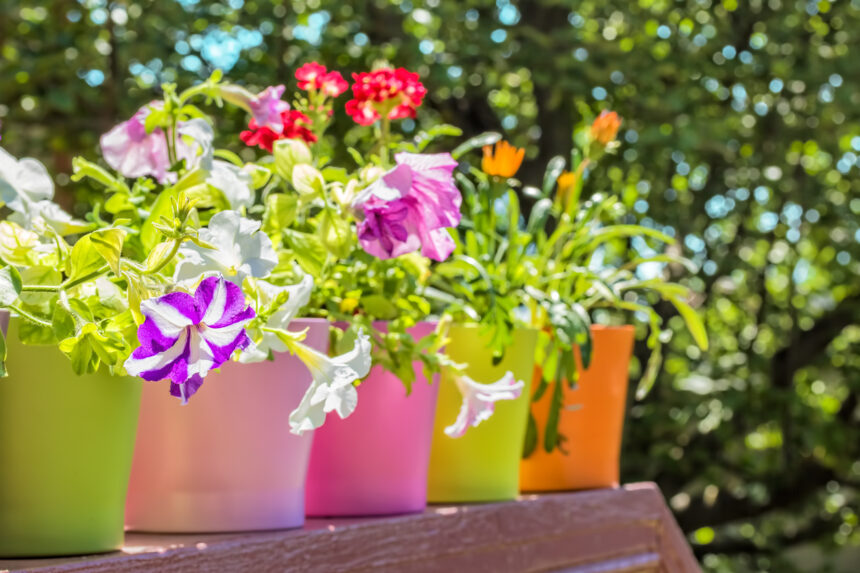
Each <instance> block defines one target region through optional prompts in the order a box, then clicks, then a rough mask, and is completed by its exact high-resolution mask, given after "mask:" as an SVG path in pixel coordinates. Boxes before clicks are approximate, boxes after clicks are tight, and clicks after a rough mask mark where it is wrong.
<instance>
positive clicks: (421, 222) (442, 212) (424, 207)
mask: <svg viewBox="0 0 860 573" xmlns="http://www.w3.org/2000/svg"><path fill="white" fill-rule="evenodd" d="M395 161H396V163H397V166H396V167H395V168H394V169H392V170H390V171H388V172H387V173H385V174H384V175H382V177H380V178H379V179H377V180H376V182H375V183H373V184H371V185H370V186H368V187H367V188H366V189H365V190H364V191H362V192H361V193H360V194H359V195H358V197H356V200H355V203H354V204H355V205H357V206H360V207H361V209H362V210H363V212H364V219H363V220H362V221H361V223H359V226H358V238H359V242H360V243H361V246H362V248H363V249H364V250H365V251H367V252H368V253H370V254H371V255H374V256H376V257H379V258H380V259H390V258H393V257H397V256H400V255H402V254H405V253H409V252H412V251H415V250H417V249H418V248H419V247H420V248H421V254H422V255H424V256H426V257H430V258H431V259H434V260H437V261H443V260H445V259H446V258H448V256H449V255H450V254H451V252H452V251H453V250H454V246H455V245H454V240H453V239H452V238H451V236H450V235H449V234H448V231H447V228H448V227H456V226H457V225H458V224H459V223H460V204H461V203H462V197H461V196H460V191H459V190H458V189H457V186H456V185H455V184H454V177H453V172H454V168H455V167H456V166H457V161H456V160H454V158H453V157H451V155H450V154H448V153H437V154H428V155H421V154H417V153H398V154H397V155H396V156H395Z"/></svg>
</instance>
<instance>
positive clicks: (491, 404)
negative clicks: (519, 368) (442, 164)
mask: <svg viewBox="0 0 860 573" xmlns="http://www.w3.org/2000/svg"><path fill="white" fill-rule="evenodd" d="M454 382H455V383H456V384H457V388H458V389H459V390H460V394H461V395H462V396H463V405H462V406H461V407H460V413H459V414H458V415H457V420H456V421H455V422H454V423H453V424H452V425H450V426H448V427H447V428H445V433H446V434H448V436H450V437H452V438H459V437H461V436H463V435H464V434H465V433H466V430H468V429H469V428H474V427H476V426H478V425H479V424H480V423H481V422H483V421H484V420H488V419H489V418H490V417H491V416H492V415H493V411H494V410H495V409H496V402H498V401H500V400H516V399H517V398H519V397H520V394H522V391H523V388H524V387H525V383H524V382H523V381H522V380H520V381H517V380H516V378H514V374H513V372H507V373H505V375H504V376H502V378H501V379H500V380H498V381H496V382H493V383H492V384H481V383H479V382H475V381H474V380H472V379H471V378H469V377H468V376H466V375H465V374H461V375H458V376H455V377H454Z"/></svg>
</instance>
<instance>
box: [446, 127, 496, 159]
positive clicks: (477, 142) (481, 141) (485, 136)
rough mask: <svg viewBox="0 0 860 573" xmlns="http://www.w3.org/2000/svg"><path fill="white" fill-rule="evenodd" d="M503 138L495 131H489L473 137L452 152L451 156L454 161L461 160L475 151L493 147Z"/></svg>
mask: <svg viewBox="0 0 860 573" xmlns="http://www.w3.org/2000/svg"><path fill="white" fill-rule="evenodd" d="M501 138H502V134H501V133H496V132H495V131H488V132H487V133H482V134H480V135H476V136H475V137H471V138H469V139H467V140H466V141H464V142H463V143H461V144H460V145H458V146H457V147H456V148H455V149H454V151H452V152H451V156H452V157H453V158H454V159H460V157H462V156H463V155H465V154H466V153H468V152H470V151H472V150H473V149H476V148H479V147H484V146H485V145H493V144H494V143H496V142H497V141H499V140H500V139H501Z"/></svg>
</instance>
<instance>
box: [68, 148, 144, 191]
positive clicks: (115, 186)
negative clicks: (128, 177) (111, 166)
mask: <svg viewBox="0 0 860 573" xmlns="http://www.w3.org/2000/svg"><path fill="white" fill-rule="evenodd" d="M86 177H89V178H90V179H92V180H93V181H96V182H98V183H99V184H101V185H103V186H104V187H106V188H107V189H108V190H110V191H114V192H116V193H123V194H125V195H128V194H129V193H130V192H131V191H130V190H129V188H128V185H126V184H125V182H124V181H122V180H120V179H118V178H116V177H114V176H113V175H111V174H110V173H108V172H107V171H106V170H105V169H104V168H102V167H101V166H99V165H96V164H95V163H92V162H90V161H87V160H86V159H84V158H83V157H75V158H74V159H72V181H75V182H78V181H81V180H83V179H84V178H86Z"/></svg>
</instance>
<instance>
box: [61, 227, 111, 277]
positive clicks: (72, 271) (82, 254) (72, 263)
mask: <svg viewBox="0 0 860 573" xmlns="http://www.w3.org/2000/svg"><path fill="white" fill-rule="evenodd" d="M93 234H95V233H91V234H90V235H84V236H83V237H81V238H80V239H78V242H77V243H75V245H74V246H73V247H72V254H71V256H70V257H69V260H68V261H67V263H66V264H67V268H66V274H67V275H68V279H67V280H68V281H74V280H77V279H80V278H82V277H85V276H87V275H90V274H92V273H94V272H96V271H98V270H99V269H100V268H102V267H103V266H104V258H103V257H102V255H101V253H99V251H98V250H97V249H96V248H95V245H94V244H93V241H92V235H93Z"/></svg>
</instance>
